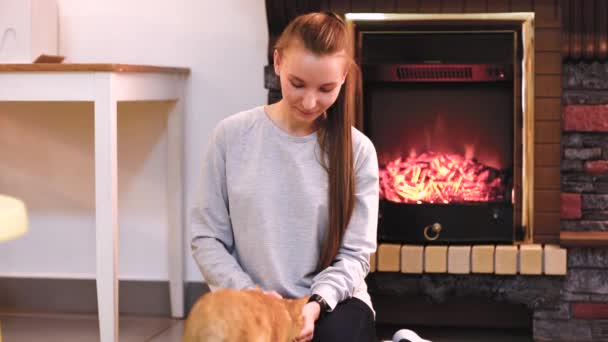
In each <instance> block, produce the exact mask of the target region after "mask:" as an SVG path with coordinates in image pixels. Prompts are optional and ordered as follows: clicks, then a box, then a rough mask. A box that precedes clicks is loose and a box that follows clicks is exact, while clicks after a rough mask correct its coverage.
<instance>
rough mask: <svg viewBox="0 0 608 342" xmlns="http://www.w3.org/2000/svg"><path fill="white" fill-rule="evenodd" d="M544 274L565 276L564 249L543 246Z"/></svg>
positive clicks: (566, 255) (565, 257) (565, 254)
mask: <svg viewBox="0 0 608 342" xmlns="http://www.w3.org/2000/svg"><path fill="white" fill-rule="evenodd" d="M543 256H544V258H543V259H544V261H543V262H544V272H545V274H547V275H566V273H567V268H566V266H567V263H568V253H567V251H566V249H565V248H561V247H559V246H555V245H545V250H544V253H543Z"/></svg>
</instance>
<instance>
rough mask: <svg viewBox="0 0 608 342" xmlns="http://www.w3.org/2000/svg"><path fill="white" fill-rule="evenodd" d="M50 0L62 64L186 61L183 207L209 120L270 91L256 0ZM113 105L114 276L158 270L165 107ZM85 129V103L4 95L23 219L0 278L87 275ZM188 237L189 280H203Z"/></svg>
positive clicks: (2, 140)
mask: <svg viewBox="0 0 608 342" xmlns="http://www.w3.org/2000/svg"><path fill="white" fill-rule="evenodd" d="M58 1H59V16H60V18H59V22H60V39H59V50H60V53H61V54H62V55H64V56H66V62H74V63H89V62H90V63H108V62H109V63H133V64H153V65H170V66H186V67H190V68H191V70H192V74H191V78H190V84H189V94H188V100H187V101H188V103H187V106H186V110H187V115H186V136H185V149H186V151H185V154H186V160H185V163H186V165H185V173H186V180H185V183H186V188H187V190H186V191H187V193H186V203H185V205H186V208H188V207H189V206H190V205H191V203H192V199H193V190H194V189H195V186H196V182H197V174H198V171H197V170H198V165H199V164H200V162H201V160H202V155H201V151H202V148H203V147H204V145H205V144H206V142H207V138H208V135H209V132H210V131H211V129H212V128H213V126H214V125H215V124H216V123H217V122H218V121H219V120H221V119H222V118H224V117H226V116H227V115H229V114H232V113H235V112H237V111H239V110H243V109H246V108H249V107H252V106H256V105H260V104H263V103H265V101H266V91H265V89H264V88H263V67H264V65H265V64H266V47H267V27H266V15H265V7H264V1H262V0H256V1H254V0H223V1H211V0H206V1H201V0H104V1H100V0H58ZM121 109H125V110H124V111H123V112H125V113H126V114H124V115H120V116H119V126H120V128H119V151H118V153H119V165H120V167H119V171H118V172H119V224H120V244H121V246H120V265H119V274H120V278H121V279H142V280H166V279H167V278H168V276H167V260H166V259H167V258H166V247H167V234H169V233H170V232H169V231H168V228H167V225H166V220H167V214H166V210H165V205H166V199H165V195H166V192H165V186H166V181H165V175H166V169H165V168H166V166H165V163H166V152H165V151H166V135H165V133H164V128H165V126H164V120H165V118H166V113H165V112H166V108H163V107H162V106H150V105H146V104H144V105H131V106H125V107H124V108H119V111H121ZM92 132H93V118H92V111H91V107H90V106H89V105H88V104H82V103H81V104H51V105H50V106H49V104H35V105H23V104H14V103H10V104H2V105H0V161H1V162H0V193H5V194H11V195H14V196H18V197H21V198H22V199H24V200H25V201H26V204H27V205H28V208H29V210H30V220H31V224H30V232H29V233H28V234H27V235H25V236H24V237H22V238H20V239H17V240H14V241H10V242H6V243H3V244H1V245H0V276H17V277H30V276H31V277H62V278H93V277H94V274H95V241H94V236H95V227H94V182H93V171H94V165H93V140H92ZM186 235H189V234H188V232H187V234H186ZM185 246H186V251H185V254H186V257H187V261H188V262H187V280H190V281H193V280H200V279H201V276H200V274H199V271H198V269H197V268H196V266H195V264H194V263H193V261H192V258H191V255H190V252H189V245H188V244H187V243H185Z"/></svg>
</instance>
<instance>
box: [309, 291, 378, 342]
mask: <svg viewBox="0 0 608 342" xmlns="http://www.w3.org/2000/svg"><path fill="white" fill-rule="evenodd" d="M375 341H377V339H376V326H375V324H374V314H373V313H372V310H371V309H370V308H369V306H367V304H365V303H364V302H363V301H361V300H360V299H358V298H354V297H353V298H350V299H347V300H345V301H343V302H341V303H339V304H338V305H336V307H335V309H334V310H333V311H332V312H328V313H326V314H325V315H324V316H323V317H321V318H320V319H319V320H318V321H317V322H316V323H315V331H314V338H313V342H375Z"/></svg>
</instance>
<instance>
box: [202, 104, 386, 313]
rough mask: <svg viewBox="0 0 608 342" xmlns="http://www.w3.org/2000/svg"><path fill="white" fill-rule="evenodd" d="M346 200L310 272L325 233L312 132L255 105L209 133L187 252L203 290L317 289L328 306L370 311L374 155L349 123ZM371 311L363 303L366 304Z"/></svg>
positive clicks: (324, 201)
mask: <svg viewBox="0 0 608 342" xmlns="http://www.w3.org/2000/svg"><path fill="white" fill-rule="evenodd" d="M352 137H353V138H352V139H353V157H354V168H355V206H354V211H353V214H352V217H351V219H350V223H349V225H348V228H347V230H346V233H345V236H344V239H343V241H342V244H341V246H340V249H339V251H338V255H337V257H336V259H335V261H334V263H333V264H332V265H331V266H329V267H328V268H326V269H324V270H323V271H321V272H315V268H316V266H317V262H318V260H319V257H320V254H321V248H322V244H323V241H324V240H325V237H326V235H327V231H328V216H329V215H328V176H327V172H326V171H325V169H323V167H322V166H321V164H320V163H319V161H318V159H319V155H320V154H319V145H318V143H317V137H316V133H312V134H310V135H308V136H303V137H294V136H291V135H289V134H287V133H286V132H285V131H283V130H281V129H280V128H279V127H278V126H276V125H275V123H274V122H273V121H271V119H270V118H269V117H268V115H267V114H266V112H265V111H264V108H263V107H261V106H260V107H256V108H254V109H251V110H248V111H244V112H240V113H237V114H235V115H232V116H230V117H228V118H226V119H224V120H222V121H221V122H220V123H219V124H218V126H217V127H216V128H215V129H214V131H213V134H212V136H211V139H210V142H209V144H208V146H207V149H206V152H205V156H204V159H203V165H202V174H201V178H200V186H201V187H200V189H199V190H198V192H197V196H198V198H197V200H196V203H195V206H194V208H193V209H192V212H191V214H192V215H191V217H190V218H191V234H192V252H193V256H194V259H195V261H196V263H197V264H198V266H199V268H200V270H201V272H202V274H203V276H204V278H205V280H206V281H207V283H208V285H209V287H210V288H211V289H212V290H215V289H218V288H236V289H244V288H252V287H255V286H260V287H261V288H262V289H264V290H275V291H277V292H278V293H280V294H281V295H283V296H285V297H301V296H305V295H309V294H311V293H316V294H319V295H321V296H322V297H323V298H324V299H325V300H326V301H327V303H328V304H329V306H330V308H331V309H332V310H333V309H334V308H335V306H336V304H337V303H339V302H341V301H343V300H345V299H348V298H350V297H356V298H359V299H361V300H362V301H364V302H365V303H367V304H368V305H369V307H370V308H372V305H371V301H370V297H369V294H368V292H367V285H366V283H365V280H364V279H365V277H366V275H367V273H368V272H369V257H370V254H371V253H373V252H374V251H375V250H376V229H377V222H378V161H377V157H376V150H375V148H374V146H373V144H372V143H371V141H370V140H369V139H368V138H367V137H366V136H365V135H363V134H362V133H361V132H359V131H358V130H356V129H355V128H353V129H352ZM372 310H373V308H372Z"/></svg>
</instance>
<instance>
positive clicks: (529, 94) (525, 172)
mask: <svg viewBox="0 0 608 342" xmlns="http://www.w3.org/2000/svg"><path fill="white" fill-rule="evenodd" d="M382 23H389V24H399V23H403V25H404V26H409V25H412V24H421V25H424V24H431V25H432V24H444V23H445V24H447V23H449V24H456V25H465V24H466V25H484V24H488V23H494V24H504V25H517V26H518V27H519V28H520V29H521V39H522V46H523V53H522V60H521V72H522V78H521V85H520V93H521V100H522V104H521V105H522V115H523V118H522V132H521V137H522V144H523V149H522V160H521V163H522V175H521V176H522V177H521V182H522V188H521V191H522V196H521V210H522V214H521V222H520V224H521V226H522V227H524V229H525V231H524V234H523V239H522V240H523V241H521V242H523V243H532V242H533V236H534V234H533V232H534V13H533V12H521V13H472V14H466V13H463V14H409V13H347V14H346V24H347V27H348V30H349V33H350V35H351V37H352V38H353V39H352V40H351V41H352V42H353V44H352V45H351V46H350V51H349V53H350V54H351V56H353V57H354V58H357V53H356V51H357V48H359V47H356V46H355V45H354V43H356V42H360V41H361V40H360V39H357V38H358V36H357V35H358V34H359V29H360V28H365V27H366V26H367V27H369V26H373V25H378V24H382ZM350 100H351V101H358V100H360V99H355V98H354V97H350ZM354 121H355V125H356V126H357V128H358V129H360V130H362V129H363V127H362V125H363V117H362V114H361V113H359V117H356V118H354ZM515 163H517V161H515ZM516 224H517V223H516Z"/></svg>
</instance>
